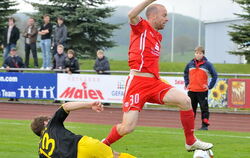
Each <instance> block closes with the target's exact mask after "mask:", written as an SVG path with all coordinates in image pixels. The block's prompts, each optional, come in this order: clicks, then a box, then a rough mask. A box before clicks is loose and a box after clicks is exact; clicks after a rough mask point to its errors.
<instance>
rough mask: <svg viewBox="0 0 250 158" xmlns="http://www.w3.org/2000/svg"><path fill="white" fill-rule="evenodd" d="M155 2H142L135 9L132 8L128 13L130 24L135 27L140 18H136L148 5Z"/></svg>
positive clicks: (145, 0) (151, 0)
mask: <svg viewBox="0 0 250 158" xmlns="http://www.w3.org/2000/svg"><path fill="white" fill-rule="evenodd" d="M154 1H156V0H144V1H143V2H141V3H140V4H138V5H137V6H136V7H135V8H133V9H132V10H131V11H130V12H129V13H128V18H129V22H130V24H133V25H136V24H137V23H138V22H139V21H140V17H139V16H138V15H139V14H140V13H141V12H142V11H143V10H144V9H145V8H146V7H147V6H148V5H150V4H151V3H153V2H154Z"/></svg>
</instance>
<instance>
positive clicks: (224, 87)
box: [216, 80, 228, 94]
mask: <svg viewBox="0 0 250 158" xmlns="http://www.w3.org/2000/svg"><path fill="white" fill-rule="evenodd" d="M227 87H228V86H227V83H226V82H225V81H224V80H220V81H219V82H218V85H217V87H216V89H217V90H218V91H219V92H220V93H221V94H226V92H227Z"/></svg>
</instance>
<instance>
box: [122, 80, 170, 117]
mask: <svg viewBox="0 0 250 158" xmlns="http://www.w3.org/2000/svg"><path fill="white" fill-rule="evenodd" d="M171 88H173V86H171V85H170V84H168V83H166V82H164V81H162V80H159V79H157V78H153V77H142V76H129V77H128V79H127V82H126V88H125V92H124V98H123V112H128V111H129V110H139V111H140V110H141V109H142V108H143V106H144V104H145V103H146V102H149V103H156V104H164V102H163V101H162V100H163V97H164V96H165V94H166V93H167V92H168V91H169V90H170V89H171Z"/></svg>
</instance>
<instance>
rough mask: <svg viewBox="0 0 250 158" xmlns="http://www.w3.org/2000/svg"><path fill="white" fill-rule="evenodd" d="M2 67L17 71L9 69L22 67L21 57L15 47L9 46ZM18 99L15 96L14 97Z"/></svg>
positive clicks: (12, 99)
mask: <svg viewBox="0 0 250 158" xmlns="http://www.w3.org/2000/svg"><path fill="white" fill-rule="evenodd" d="M3 67H4V68H6V71H8V72H19V71H17V70H10V68H23V67H24V63H23V59H22V58H21V57H19V56H17V55H16V48H11V50H10V56H8V57H7V58H6V59H5V60H4V63H3ZM15 100H16V101H18V99H17V98H15ZM9 101H14V98H10V99H9Z"/></svg>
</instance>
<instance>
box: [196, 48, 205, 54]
mask: <svg viewBox="0 0 250 158" xmlns="http://www.w3.org/2000/svg"><path fill="white" fill-rule="evenodd" d="M194 51H199V52H202V53H203V54H205V50H204V48H203V47H202V46H197V47H196V48H195V49H194Z"/></svg>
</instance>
